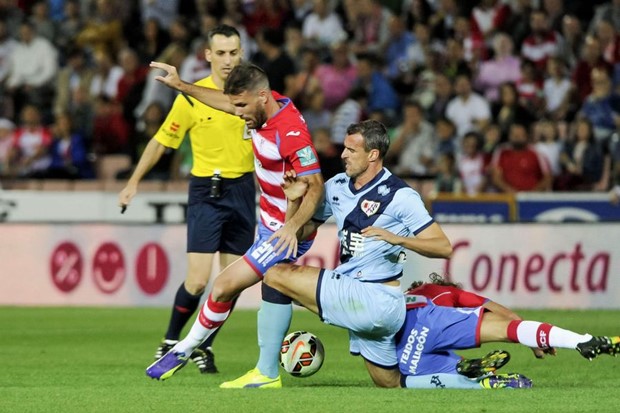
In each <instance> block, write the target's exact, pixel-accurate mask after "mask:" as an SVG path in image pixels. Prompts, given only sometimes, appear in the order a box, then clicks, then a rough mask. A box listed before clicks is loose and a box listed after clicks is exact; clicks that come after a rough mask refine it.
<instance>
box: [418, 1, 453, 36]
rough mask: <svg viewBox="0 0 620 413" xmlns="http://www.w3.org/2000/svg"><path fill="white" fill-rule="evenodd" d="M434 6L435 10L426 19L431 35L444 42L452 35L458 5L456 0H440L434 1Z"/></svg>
mask: <svg viewBox="0 0 620 413" xmlns="http://www.w3.org/2000/svg"><path fill="white" fill-rule="evenodd" d="M421 3H422V2H421ZM435 7H436V10H435V12H434V13H433V14H432V15H431V16H430V18H429V19H428V24H429V26H430V29H431V37H433V38H434V39H439V40H440V41H441V42H445V41H446V40H448V39H450V38H452V37H453V36H454V25H455V22H456V18H457V17H458V14H459V7H458V5H457V2H456V0H441V1H438V2H436V3H435Z"/></svg>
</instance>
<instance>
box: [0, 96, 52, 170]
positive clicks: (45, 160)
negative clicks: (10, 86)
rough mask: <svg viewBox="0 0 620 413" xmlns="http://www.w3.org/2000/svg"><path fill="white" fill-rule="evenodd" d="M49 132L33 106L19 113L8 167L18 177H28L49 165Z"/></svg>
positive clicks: (24, 108)
mask: <svg viewBox="0 0 620 413" xmlns="http://www.w3.org/2000/svg"><path fill="white" fill-rule="evenodd" d="M51 143H52V134H51V132H50V130H49V129H48V128H47V127H45V126H44V125H43V124H42V123H41V112H40V111H39V109H38V108H37V107H36V106H34V105H26V106H24V107H23V109H22V111H21V113H20V122H19V125H18V127H17V129H16V130H15V134H14V135H13V147H12V149H11V155H10V161H9V162H10V165H14V170H15V172H16V174H17V176H19V177H30V176H33V175H36V174H38V173H41V172H43V171H45V170H46V169H47V168H48V166H49V164H50V156H49V146H50V144H51Z"/></svg>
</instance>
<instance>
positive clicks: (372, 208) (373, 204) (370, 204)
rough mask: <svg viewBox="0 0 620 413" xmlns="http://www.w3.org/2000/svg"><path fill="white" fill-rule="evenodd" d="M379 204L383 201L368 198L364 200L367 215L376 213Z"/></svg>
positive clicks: (363, 204)
mask: <svg viewBox="0 0 620 413" xmlns="http://www.w3.org/2000/svg"><path fill="white" fill-rule="evenodd" d="M379 206H381V202H377V201H369V200H367V199H364V200H363V201H362V211H363V212H364V214H366V216H371V215H374V214H375V213H376V212H377V211H378V210H379Z"/></svg>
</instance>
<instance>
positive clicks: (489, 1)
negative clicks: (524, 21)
mask: <svg viewBox="0 0 620 413" xmlns="http://www.w3.org/2000/svg"><path fill="white" fill-rule="evenodd" d="M509 18H510V6H508V5H507V4H505V3H504V2H501V1H498V0H482V1H480V2H479V4H478V5H477V6H475V7H474V8H473V10H472V13H471V21H472V31H474V32H476V33H480V34H481V35H482V36H483V37H484V39H485V40H486V41H487V42H490V41H491V39H492V38H493V36H494V35H495V33H496V32H497V31H501V30H503V29H504V26H505V25H506V24H507V22H508V20H509Z"/></svg>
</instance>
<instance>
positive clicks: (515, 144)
mask: <svg viewBox="0 0 620 413" xmlns="http://www.w3.org/2000/svg"><path fill="white" fill-rule="evenodd" d="M528 141H529V137H528V133H527V129H526V127H525V126H524V125H522V124H519V123H513V124H512V126H511V127H510V132H509V142H508V144H506V145H503V146H500V147H498V148H497V149H496V150H495V152H494V154H493V159H492V161H491V170H492V172H491V174H492V175H491V176H492V180H493V185H495V187H496V188H497V189H498V190H499V191H500V192H505V193H513V192H521V191H549V190H550V189H551V173H550V171H549V166H548V165H547V161H546V160H545V159H544V158H543V157H542V156H541V155H540V154H539V153H538V152H536V151H535V150H534V148H532V147H531V146H530V145H529V143H528Z"/></svg>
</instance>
